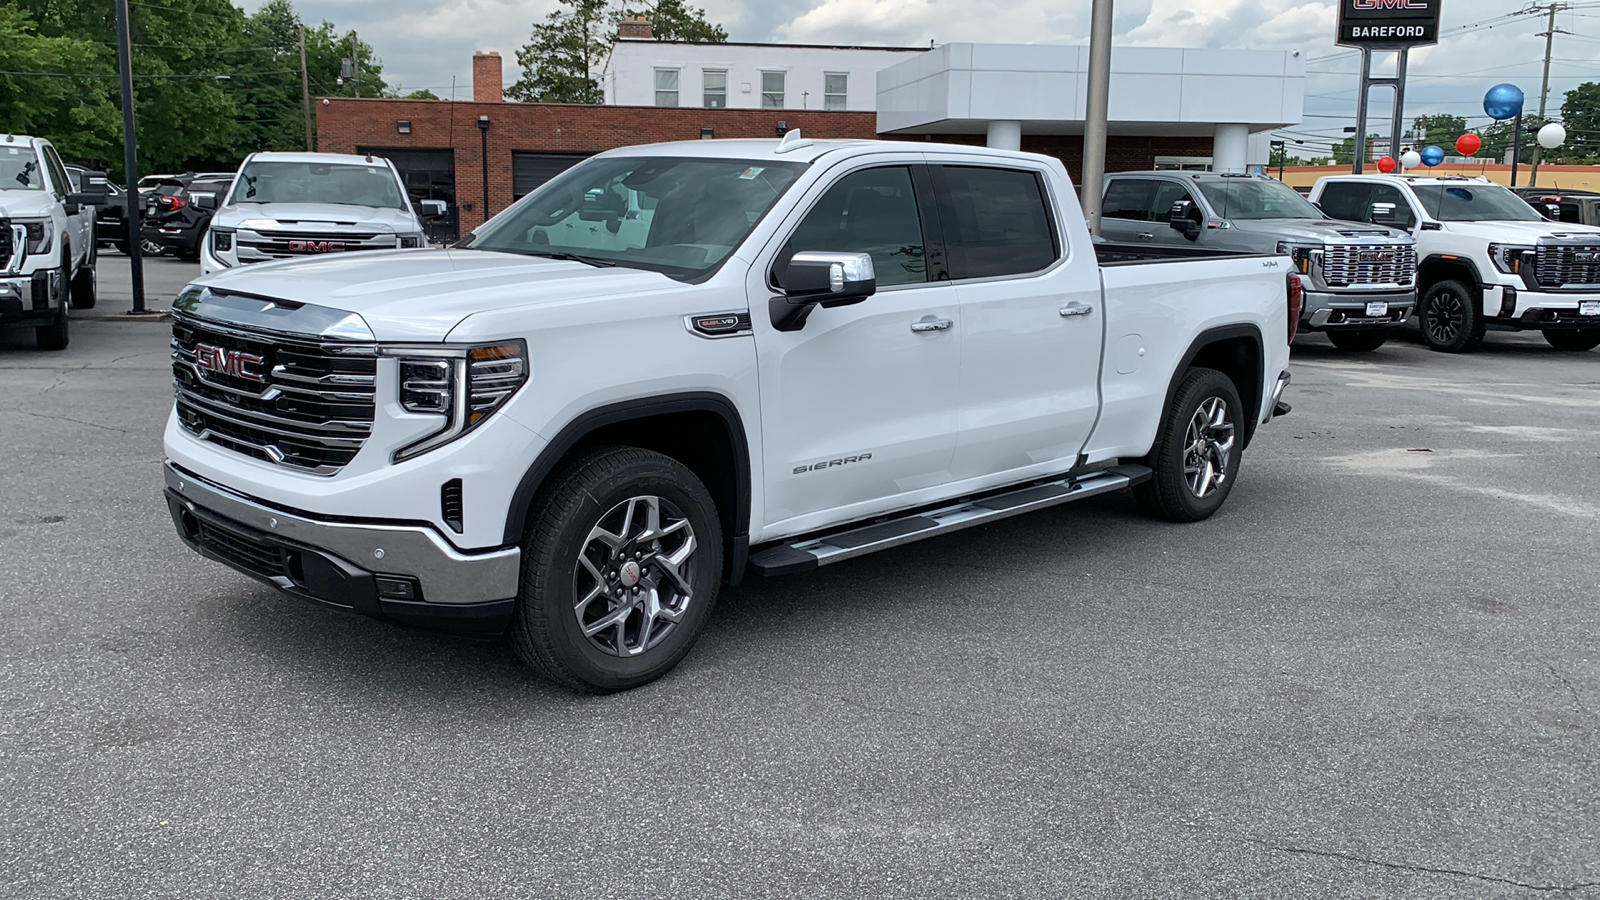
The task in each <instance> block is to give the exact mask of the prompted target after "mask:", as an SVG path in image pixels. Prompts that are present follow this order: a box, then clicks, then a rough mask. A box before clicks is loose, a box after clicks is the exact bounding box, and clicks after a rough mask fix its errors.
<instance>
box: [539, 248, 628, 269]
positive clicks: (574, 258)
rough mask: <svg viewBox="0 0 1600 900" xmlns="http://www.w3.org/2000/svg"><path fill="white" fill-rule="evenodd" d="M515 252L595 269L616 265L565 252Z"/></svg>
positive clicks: (599, 259) (612, 262)
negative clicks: (587, 265)
mask: <svg viewBox="0 0 1600 900" xmlns="http://www.w3.org/2000/svg"><path fill="white" fill-rule="evenodd" d="M517 252H518V253H521V254H522V255H523V256H542V257H544V258H545V259H559V260H563V261H566V262H581V263H587V264H589V265H591V266H594V267H595V268H597V269H610V268H614V267H615V266H616V265H617V261H616V260H614V259H607V258H605V257H604V256H583V255H580V254H577V253H567V252H565V251H551V252H546V251H542V250H518V251H517Z"/></svg>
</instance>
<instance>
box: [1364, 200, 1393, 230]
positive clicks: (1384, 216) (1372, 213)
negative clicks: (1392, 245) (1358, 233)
mask: <svg viewBox="0 0 1600 900" xmlns="http://www.w3.org/2000/svg"><path fill="white" fill-rule="evenodd" d="M1398 218H1399V216H1398V215H1396V213H1395V205H1394V204H1393V203H1374V204H1372V205H1371V206H1369V207H1367V221H1369V222H1371V223H1372V224H1374V225H1393V224H1394V223H1395V220H1396V219H1398Z"/></svg>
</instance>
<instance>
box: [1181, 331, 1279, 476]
mask: <svg viewBox="0 0 1600 900" xmlns="http://www.w3.org/2000/svg"><path fill="white" fill-rule="evenodd" d="M1266 358H1267V357H1266V346H1265V343H1264V342H1263V341H1262V339H1261V329H1260V328H1257V327H1256V326H1255V325H1247V324H1239V325H1221V326H1218V327H1216V328H1209V329H1207V330H1205V331H1202V332H1201V333H1200V334H1199V335H1197V336H1196V337H1195V339H1194V341H1193V342H1191V343H1190V344H1189V349H1188V350H1186V351H1184V354H1183V356H1182V357H1181V358H1180V359H1179V361H1178V367H1177V368H1176V369H1174V370H1173V372H1172V380H1171V381H1170V382H1169V383H1168V384H1167V396H1166V400H1165V401H1164V402H1163V403H1162V405H1161V421H1162V422H1165V421H1166V420H1167V416H1169V415H1171V414H1172V400H1173V398H1174V397H1175V396H1177V393H1178V387H1179V385H1181V384H1182V383H1183V377H1184V375H1185V374H1186V373H1188V371H1189V370H1190V369H1191V368H1194V367H1196V366H1198V367H1202V368H1207V369H1216V370H1217V371H1219V372H1221V373H1222V374H1224V375H1226V376H1228V379H1229V380H1230V381H1232V382H1233V387H1234V390H1236V391H1238V392H1239V400H1240V402H1242V403H1243V404H1244V405H1245V409H1247V410H1249V411H1250V414H1249V415H1248V416H1246V417H1245V422H1244V440H1243V442H1242V444H1241V447H1240V449H1244V448H1247V447H1249V446H1250V439H1251V438H1252V437H1254V436H1255V433H1256V427H1257V426H1258V425H1259V424H1260V421H1259V420H1260V418H1261V399H1262V391H1263V390H1265V377H1266V376H1265V366H1266Z"/></svg>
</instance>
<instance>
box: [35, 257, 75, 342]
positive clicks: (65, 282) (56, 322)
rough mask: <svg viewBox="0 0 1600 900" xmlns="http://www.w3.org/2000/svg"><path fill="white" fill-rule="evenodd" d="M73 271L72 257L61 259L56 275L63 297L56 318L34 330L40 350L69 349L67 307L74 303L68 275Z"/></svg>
mask: <svg viewBox="0 0 1600 900" xmlns="http://www.w3.org/2000/svg"><path fill="white" fill-rule="evenodd" d="M71 272H72V258H71V257H70V256H68V257H65V258H63V259H62V260H61V270H60V272H59V273H58V274H57V275H56V277H57V278H59V279H60V280H61V288H60V290H61V297H60V305H59V306H57V307H56V315H55V318H54V319H53V320H52V321H51V322H50V324H49V325H40V326H39V327H37V328H35V329H34V330H33V339H34V343H36V344H38V345H39V349H40V350H65V349H67V342H68V340H69V337H70V336H69V335H68V334H67V325H68V322H69V319H68V317H67V307H68V306H71V305H72V299H71V296H70V293H71V288H70V287H69V285H70V284H71V281H70V280H69V278H68V275H69V274H70V273H71Z"/></svg>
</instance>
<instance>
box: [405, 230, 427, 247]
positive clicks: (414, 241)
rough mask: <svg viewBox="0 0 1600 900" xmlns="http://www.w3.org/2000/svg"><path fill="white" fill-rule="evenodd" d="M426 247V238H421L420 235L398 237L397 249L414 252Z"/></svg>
mask: <svg viewBox="0 0 1600 900" xmlns="http://www.w3.org/2000/svg"><path fill="white" fill-rule="evenodd" d="M427 245H428V240H427V238H425V237H423V236H422V234H420V233H418V234H402V235H400V243H399V247H400V249H401V250H415V249H417V248H418V247H426V246H427Z"/></svg>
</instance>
